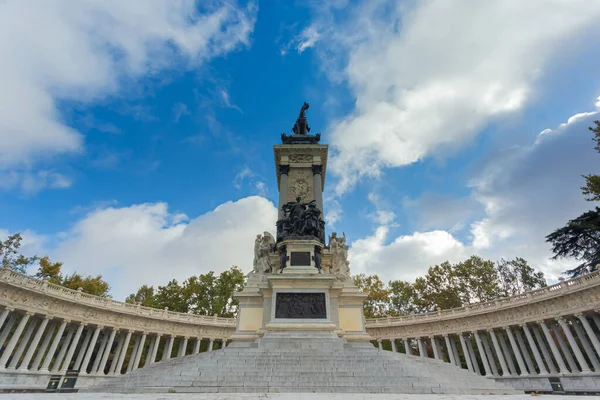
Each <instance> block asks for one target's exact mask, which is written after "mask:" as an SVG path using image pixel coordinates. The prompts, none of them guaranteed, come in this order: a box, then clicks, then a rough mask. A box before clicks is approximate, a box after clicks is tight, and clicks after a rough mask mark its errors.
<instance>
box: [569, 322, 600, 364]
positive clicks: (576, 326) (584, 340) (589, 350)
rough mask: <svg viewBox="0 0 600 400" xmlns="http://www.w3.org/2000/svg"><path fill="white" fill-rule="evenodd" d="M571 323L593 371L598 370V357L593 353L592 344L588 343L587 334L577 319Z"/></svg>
mask: <svg viewBox="0 0 600 400" xmlns="http://www.w3.org/2000/svg"><path fill="white" fill-rule="evenodd" d="M572 325H573V329H575V333H577V337H578V338H579V341H580V342H581V345H582V346H583V349H584V351H585V353H586V354H587V356H588V358H589V360H590V362H591V363H592V366H593V367H594V371H596V372H598V371H600V363H599V362H598V358H597V357H596V354H594V349H592V346H591V345H590V341H589V340H588V338H587V336H586V335H585V332H584V331H583V328H582V327H581V325H579V323H577V320H573V321H572ZM582 325H583V324H582Z"/></svg>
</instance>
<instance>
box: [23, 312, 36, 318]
mask: <svg viewBox="0 0 600 400" xmlns="http://www.w3.org/2000/svg"><path fill="white" fill-rule="evenodd" d="M24 314H25V315H29V316H30V317H31V316H33V315H35V313H34V312H32V311H25V313H24Z"/></svg>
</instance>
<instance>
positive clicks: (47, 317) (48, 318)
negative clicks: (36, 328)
mask: <svg viewBox="0 0 600 400" xmlns="http://www.w3.org/2000/svg"><path fill="white" fill-rule="evenodd" d="M44 319H47V320H51V319H52V317H51V316H49V315H47V314H46V315H44Z"/></svg>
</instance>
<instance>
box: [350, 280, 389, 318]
mask: <svg viewBox="0 0 600 400" xmlns="http://www.w3.org/2000/svg"><path fill="white" fill-rule="evenodd" d="M354 284H355V285H356V286H357V287H358V288H359V289H361V290H362V291H363V292H365V293H367V298H366V299H365V302H364V307H363V310H364V314H365V317H366V318H376V317H383V316H385V315H386V314H387V311H388V306H389V297H388V296H389V294H390V291H389V290H388V289H386V287H385V283H384V282H383V281H382V280H381V279H379V276H378V275H367V274H358V275H355V276H354Z"/></svg>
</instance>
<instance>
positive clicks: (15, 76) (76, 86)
mask: <svg viewBox="0 0 600 400" xmlns="http://www.w3.org/2000/svg"><path fill="white" fill-rule="evenodd" d="M197 6H199V4H197V2H194V1H161V0H146V1H141V2H123V1H112V0H109V1H104V0H102V1H101V0H86V1H77V2H65V1H52V0H49V1H43V2H31V1H4V2H2V4H0V8H1V12H0V59H2V60H4V62H2V63H0V79H1V80H2V90H1V91H0V109H1V110H2V113H0V168H3V169H8V168H16V167H19V168H25V167H26V168H33V165H35V163H36V161H38V159H40V158H46V159H47V158H50V157H52V156H55V155H57V154H61V153H73V152H81V151H82V149H83V141H84V139H83V137H82V135H81V134H80V133H79V132H76V131H75V130H73V129H72V128H70V127H69V126H67V125H65V124H64V122H63V121H62V119H61V115H60V111H59V108H58V102H59V101H61V100H70V101H76V102H84V103H85V102H91V101H94V100H96V99H99V98H102V97H105V96H109V95H111V94H115V93H117V92H118V91H119V89H120V88H121V85H122V83H123V82H130V81H132V80H135V79H137V78H139V77H141V76H144V75H154V74H156V73H158V72H160V71H161V70H164V69H166V68H169V67H171V66H174V65H176V66H178V67H182V66H183V67H192V66H194V67H195V66H198V65H200V64H201V63H203V62H205V61H206V60H208V59H210V58H212V57H216V56H220V55H222V54H225V53H227V52H230V51H232V50H234V49H236V48H238V47H239V46H241V45H248V44H249V38H250V33H251V31H252V29H253V24H254V19H255V15H256V9H255V7H254V6H253V5H250V6H248V8H246V9H242V8H237V7H236V6H235V5H233V4H232V3H229V2H225V3H223V4H221V5H220V6H214V7H213V6H208V7H204V9H205V10H204V12H203V13H199V12H198V9H197ZM24 21H27V22H24Z"/></svg>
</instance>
